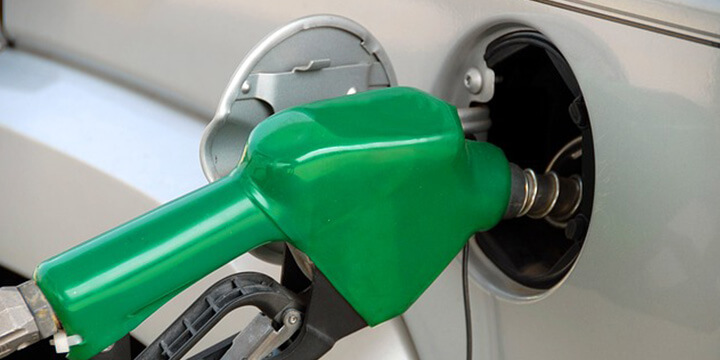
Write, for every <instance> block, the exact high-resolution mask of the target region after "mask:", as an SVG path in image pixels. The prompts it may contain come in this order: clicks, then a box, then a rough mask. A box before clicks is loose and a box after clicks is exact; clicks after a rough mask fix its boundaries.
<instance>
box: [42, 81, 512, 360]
mask: <svg viewBox="0 0 720 360" xmlns="http://www.w3.org/2000/svg"><path fill="white" fill-rule="evenodd" d="M510 191H511V169H510V166H509V164H508V161H507V160H506V159H505V156H504V155H503V152H502V151H501V150H500V149H498V148H497V147H495V146H493V145H491V144H489V143H483V142H476V141H470V140H466V139H465V136H464V134H463V130H462V127H461V124H460V121H459V119H458V114H457V111H456V109H455V108H454V107H453V106H451V105H449V104H447V103H445V102H443V101H441V100H438V99H436V98H434V97H432V96H430V95H428V94H426V93H423V92H420V91H418V90H413V89H409V88H390V89H384V90H376V91H369V92H366V93H361V94H357V95H352V96H346V97H342V98H337V99H332V100H327V101H321V102H317V103H313V104H308V105H303V106H299V107H295V108H292V109H289V110H286V111H282V112H280V113H278V114H276V115H273V116H272V117H270V118H268V119H267V120H265V121H263V122H262V123H261V124H260V125H258V126H257V128H255V129H254V130H253V132H252V134H251V135H250V139H249V141H248V145H247V147H246V149H245V153H244V155H243V158H242V160H241V161H240V163H239V165H238V167H237V169H236V170H234V171H233V172H232V173H230V174H229V175H227V176H226V177H224V178H222V179H220V180H218V181H216V182H213V183H211V184H208V185H207V186H205V187H203V188H200V189H198V190H196V191H194V192H192V193H190V194H187V195H185V196H183V197H181V198H179V199H177V200H174V201H172V202H170V203H168V204H165V205H163V206H160V207H158V208H157V209H155V210H153V211H151V212H149V213H147V214H144V215H142V216H140V217H138V218H136V219H134V220H131V221H130V222H128V223H126V224H124V225H121V226H119V227H117V228H114V229H112V230H110V231H108V232H106V233H104V234H102V235H100V236H98V237H96V238H94V239H91V240H89V241H87V242H85V243H83V244H81V245H79V246H77V247H75V248H73V249H70V250H68V251H66V252H64V253H62V254H60V255H57V256H55V257H53V258H51V259H49V260H47V261H45V262H43V263H42V264H40V265H39V266H38V268H37V270H36V272H35V281H36V282H37V286H38V287H39V288H40V289H41V290H42V293H43V294H44V295H45V297H46V298H47V301H48V302H49V303H50V304H51V306H52V309H54V311H55V313H56V316H57V319H58V320H59V322H60V323H61V325H62V327H63V328H64V330H65V331H66V332H67V334H68V335H71V336H72V335H78V336H79V338H80V339H81V340H79V341H80V343H79V344H77V345H75V346H72V347H71V349H70V354H69V357H70V358H71V359H87V358H89V357H91V356H93V355H94V354H96V353H98V352H100V351H101V350H103V349H104V348H106V347H107V346H108V345H110V344H112V343H113V342H115V341H116V340H118V339H119V338H121V337H122V336H124V335H125V334H127V333H128V332H129V331H130V330H132V329H133V328H135V327H136V326H137V325H139V324H140V323H141V322H142V321H143V320H145V319H146V318H147V317H148V316H149V315H150V314H152V313H153V312H154V311H155V310H157V309H158V308H159V307H160V306H161V305H163V304H164V303H165V302H166V301H168V300H169V299H170V298H172V297H173V296H175V295H176V294H178V293H179V292H180V291H182V290H183V289H185V288H186V287H187V286H189V285H190V284H192V283H194V282H195V281H197V280H199V279H200V278H202V277H203V276H205V275H207V274H209V273H210V272H212V271H213V270H215V269H217V268H218V267H220V266H222V265H223V264H226V263H227V262H229V261H230V260H232V259H233V258H235V257H237V256H239V255H241V254H244V253H246V252H248V251H250V250H252V249H254V248H256V247H258V246H261V245H264V244H267V243H269V242H273V241H285V242H288V243H289V244H291V245H292V246H294V247H295V248H297V249H299V250H301V251H302V252H304V253H305V254H306V255H307V256H308V257H309V258H310V260H312V262H313V263H314V265H315V267H316V268H317V270H318V271H319V272H321V273H322V274H323V275H324V276H325V277H326V278H327V279H328V280H329V282H330V283H331V284H332V286H333V287H334V288H335V290H337V292H338V293H339V294H340V295H341V296H342V297H343V298H344V299H345V300H347V302H348V303H349V304H350V305H351V306H352V308H353V309H354V310H355V311H356V312H357V314H359V315H360V316H361V317H362V319H363V320H364V321H365V322H366V323H367V324H369V325H371V326H373V325H376V324H379V323H382V322H384V321H386V320H388V319H390V318H392V317H395V316H397V315H400V314H402V313H403V312H404V311H405V310H407V308H408V307H409V306H410V305H411V304H412V303H413V302H414V301H415V300H416V299H417V298H418V297H419V296H420V294H421V293H422V292H423V291H424V290H425V289H426V288H427V287H428V286H429V285H430V284H431V283H432V282H433V281H434V280H435V279H436V277H437V276H438V275H439V274H440V273H441V272H442V270H443V269H444V268H445V267H446V266H447V265H448V264H449V263H450V261H451V260H452V259H453V258H454V257H455V256H456V255H457V254H458V252H459V251H460V250H461V248H462V247H463V246H464V244H465V242H466V241H467V239H468V238H469V237H470V236H471V235H472V234H473V233H474V232H476V231H481V230H487V229H489V228H491V227H493V226H494V225H495V224H497V223H498V222H499V221H500V220H501V219H502V218H503V216H504V215H505V213H506V210H507V209H508V203H509V202H510V198H511V197H510ZM76 338H77V337H76Z"/></svg>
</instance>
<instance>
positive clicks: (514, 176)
mask: <svg viewBox="0 0 720 360" xmlns="http://www.w3.org/2000/svg"><path fill="white" fill-rule="evenodd" d="M510 174H511V185H510V186H511V188H510V202H509V204H508V207H507V210H506V211H505V216H504V218H505V219H511V218H515V217H521V216H525V215H527V216H528V217H530V218H533V219H541V218H545V219H547V220H548V221H549V222H550V223H551V224H553V225H556V226H558V227H565V226H564V222H565V221H566V220H567V219H569V218H570V217H571V216H572V215H573V214H574V213H575V212H576V211H577V209H578V207H579V206H580V202H581V201H582V181H581V180H580V178H579V177H577V176H572V177H567V178H566V177H560V176H558V175H557V174H556V173H555V172H554V171H548V172H547V173H545V174H542V175H537V174H536V173H535V172H534V171H533V170H532V169H525V170H522V169H520V167H519V166H517V165H515V164H510Z"/></svg>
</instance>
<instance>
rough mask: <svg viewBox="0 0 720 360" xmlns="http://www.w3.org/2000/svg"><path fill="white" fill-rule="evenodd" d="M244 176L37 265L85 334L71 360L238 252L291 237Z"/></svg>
mask: <svg viewBox="0 0 720 360" xmlns="http://www.w3.org/2000/svg"><path fill="white" fill-rule="evenodd" d="M233 175H235V174H233ZM239 182H240V179H239V176H232V175H231V176H228V177H225V178H223V179H221V180H218V181H216V182H214V183H212V184H209V185H207V186H205V187H203V188H200V189H198V190H196V191H194V192H192V193H190V194H188V195H185V196H183V197H181V198H179V199H177V200H174V201H172V202H170V203H168V204H165V205H163V206H161V207H159V208H157V209H155V210H153V211H151V212H149V213H147V214H144V215H142V216H140V217H138V218H136V219H134V220H132V221H130V222H128V223H126V224H124V225H121V226H119V227H117V228H115V229H112V230H110V231H108V232H106V233H104V234H102V235H100V236H98V237H96V238H94V239H91V240H89V241H87V242H85V243H83V244H81V245H79V246H77V247H75V248H73V249H71V250H69V251H67V252H65V253H63V254H61V255H59V256H56V257H54V258H51V259H49V260H47V261H45V262H43V263H42V264H40V266H38V268H37V270H36V272H35V280H36V281H37V283H38V286H39V287H40V288H41V289H42V291H43V293H44V294H45V295H46V297H47V299H48V301H49V302H50V304H51V305H52V307H53V309H54V310H55V312H56V314H57V316H58V318H59V319H60V321H61V323H62V325H63V327H64V328H65V331H67V332H68V334H80V335H81V336H82V337H83V343H82V344H81V345H78V346H73V347H72V348H71V353H70V358H71V359H85V358H89V357H91V356H93V355H94V354H96V353H98V352H100V351H101V350H103V349H104V347H106V346H108V345H109V344H112V343H113V342H115V341H117V340H118V339H120V338H121V337H123V336H124V335H125V334H127V333H128V332H129V331H130V330H132V329H134V328H135V327H136V326H137V325H139V324H140V323H141V322H142V321H143V320H145V319H146V318H147V317H148V316H149V315H150V314H152V313H153V312H154V311H155V310H157V309H158V308H159V307H160V306H162V305H163V304H164V303H165V302H166V301H167V300H169V299H171V298H172V297H173V296H175V295H176V294H178V293H179V292H180V291H182V290H183V289H185V288H186V287H187V286H189V285H191V284H192V283H194V282H195V281H197V280H199V279H200V278H202V277H203V276H205V275H207V274H209V273H210V272H212V271H213V270H215V269H217V268H219V267H220V266H222V265H223V264H226V263H227V262H229V261H230V260H232V259H233V258H235V257H237V256H238V255H240V254H243V253H245V252H247V251H249V250H252V249H253V248H255V247H257V246H260V245H262V244H265V243H267V242H270V241H273V240H284V239H285V236H284V235H283V234H282V232H280V231H279V230H278V229H277V227H276V226H275V225H274V224H273V223H272V221H270V220H269V219H268V218H267V216H266V215H265V214H264V213H263V212H262V211H261V210H260V209H259V208H258V207H257V206H255V204H254V203H253V201H252V200H251V199H250V198H249V197H248V196H247V195H246V193H245V191H244V189H243V187H242V186H241V185H240V184H239Z"/></svg>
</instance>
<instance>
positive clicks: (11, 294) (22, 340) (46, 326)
mask: <svg viewBox="0 0 720 360" xmlns="http://www.w3.org/2000/svg"><path fill="white" fill-rule="evenodd" d="M58 325H59V324H58V322H57V319H56V318H55V313H54V312H53V310H52V308H51V307H50V304H49V303H48V302H47V299H45V296H44V295H43V293H42V292H41V291H40V289H39V288H38V286H37V285H36V284H35V282H34V281H32V280H30V281H26V282H24V283H22V284H20V285H18V286H6V287H2V288H0V358H3V357H5V356H7V355H9V354H10V353H12V352H14V351H15V350H20V349H23V348H25V347H27V346H29V345H31V344H33V343H36V342H38V341H40V340H42V339H44V338H47V337H49V336H52V335H53V334H55V333H57V332H58Z"/></svg>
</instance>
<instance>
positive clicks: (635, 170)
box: [0, 0, 720, 359]
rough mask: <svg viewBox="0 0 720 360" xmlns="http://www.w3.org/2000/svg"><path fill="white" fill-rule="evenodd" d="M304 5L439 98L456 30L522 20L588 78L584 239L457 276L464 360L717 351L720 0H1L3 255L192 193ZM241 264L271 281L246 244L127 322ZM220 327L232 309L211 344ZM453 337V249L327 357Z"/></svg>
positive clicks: (434, 354) (147, 336) (458, 48)
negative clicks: (221, 131) (257, 65)
mask: <svg viewBox="0 0 720 360" xmlns="http://www.w3.org/2000/svg"><path fill="white" fill-rule="evenodd" d="M318 13H331V14H338V15H341V16H345V17H347V18H350V19H352V20H354V21H356V22H358V23H360V24H362V25H363V26H365V27H366V28H367V29H369V30H370V31H371V32H372V33H373V34H374V35H375V36H376V37H377V38H378V39H379V40H380V42H381V43H382V45H383V47H384V48H385V50H386V51H387V53H388V55H389V57H390V59H391V60H392V63H393V66H394V69H395V72H396V74H397V79H398V83H399V84H401V85H406V86H414V87H418V88H420V89H424V90H426V91H429V92H431V93H435V94H437V95H439V96H448V93H447V89H448V88H450V87H452V86H453V85H452V84H449V83H448V82H449V81H453V80H451V79H453V77H452V76H450V75H449V74H452V73H453V72H455V71H458V69H452V68H451V67H452V64H454V63H455V59H454V57H457V56H460V55H458V54H462V51H463V49H465V48H466V47H467V44H468V42H469V41H472V39H474V38H477V37H478V36H482V34H485V33H487V32H489V31H491V30H492V29H494V28H497V27H498V26H509V25H512V26H524V27H531V28H533V29H536V30H538V31H540V32H542V33H543V34H544V35H545V36H546V37H547V38H548V39H550V40H551V41H552V42H553V43H554V44H555V45H556V46H557V47H558V49H559V50H560V51H561V52H562V53H563V54H564V56H565V58H566V59H567V61H568V62H569V64H570V65H571V67H572V69H573V71H574V73H575V75H576V77H577V80H578V82H579V84H580V86H581V88H582V90H583V93H584V95H585V99H586V103H587V107H588V111H589V114H590V118H591V119H592V127H593V129H592V130H593V136H594V139H595V166H596V179H595V197H594V208H593V214H592V221H591V223H590V228H589V231H588V236H587V240H586V242H585V245H584V248H583V250H582V253H581V254H580V257H579V259H578V261H577V263H576V265H575V267H574V269H573V270H572V271H571V273H570V274H569V275H568V276H567V278H565V279H564V280H563V281H562V282H561V283H560V284H558V285H557V286H555V287H554V288H552V289H550V290H549V291H547V292H543V293H540V294H534V295H533V296H519V295H517V294H512V293H508V292H507V291H504V290H503V289H499V288H498V287H497V286H495V284H493V283H492V281H491V280H488V279H487V278H486V277H484V276H482V272H481V271H479V270H480V269H477V268H472V269H471V273H473V281H471V297H472V306H473V324H474V327H475V332H474V339H473V340H474V346H475V349H476V351H475V358H476V359H528V358H540V359H578V358H583V359H638V358H655V359H677V358H692V359H710V358H717V356H718V354H719V353H720V306H719V304H720V280H718V279H720V278H719V277H718V276H717V274H716V273H715V272H716V271H718V272H720V265H719V263H718V261H717V259H720V221H718V219H720V187H718V186H717V183H718V181H719V180H720V166H718V164H719V161H720V141H719V140H718V139H720V123H719V121H720V49H719V48H718V46H720V4H718V3H716V2H711V1H701V0H685V1H683V0H672V1H659V0H657V1H656V0H635V1H614V0H598V1H579V0H578V1H575V0H559V1H551V0H543V1H530V0H511V1H504V0H486V1H467V0H452V1H436V0H435V1H429V0H418V1H392V2H390V1H378V0H367V1H354V2H347V1H329V0H317V1H312V2H298V1H243V2H239V1H227V0H217V1H188V0H180V1H175V2H147V1H117V2H96V1H84V0H66V1H58V2H41V1H35V0H22V1H20V0H5V1H4V4H3V17H4V22H3V34H4V37H5V38H7V39H9V40H11V41H12V42H13V44H14V46H13V47H6V48H4V49H3V50H0V169H2V170H1V171H2V172H1V174H2V176H0V199H2V201H1V202H0V264H1V265H2V266H5V267H8V268H11V269H13V270H15V271H17V272H19V273H21V274H23V275H25V276H28V277H29V276H31V274H32V271H33V269H34V266H35V265H36V264H37V263H38V262H39V261H41V260H43V259H45V258H47V257H49V256H52V255H54V254H56V253H58V252H60V251H62V250H64V249H66V248H68V247H71V246H73V245H75V244H78V243H79V242H81V241H83V240H86V239H88V238H90V237H92V236H93V235H95V234H98V233H100V232H102V231H104V230H106V229H109V228H111V227H112V226H114V225H118V224H120V223H121V222H123V221H125V220H128V219H130V218H132V217H133V216H136V215H138V214H140V213H142V212H144V211H146V210H149V209H151V208H152V207H154V206H156V205H158V204H161V203H163V202H166V201H168V200H170V199H172V198H174V197H176V196H179V195H181V194H183V193H185V192H187V191H189V190H192V189H194V188H196V187H199V186H201V185H203V184H204V183H205V182H206V181H205V179H204V178H203V175H202V171H201V169H200V165H199V162H198V155H197V151H198V145H199V141H200V137H201V134H202V130H203V127H204V125H205V124H206V123H207V122H208V121H209V120H210V118H211V116H212V113H213V111H214V109H215V106H216V104H217V102H218V100H219V97H220V95H221V93H222V91H223V89H224V88H225V85H226V83H227V81H228V79H229V78H230V76H231V74H232V73H233V70H234V69H235V67H236V66H237V64H238V63H239V61H240V60H241V59H242V58H243V56H244V55H245V53H247V52H248V51H249V50H250V49H251V48H252V47H253V45H254V44H255V43H257V42H258V41H259V40H260V39H262V38H263V37H264V36H265V35H266V34H267V33H269V32H270V31H272V30H273V29H274V28H277V27H279V26H281V25H283V24H285V23H287V22H289V21H291V20H294V19H296V18H299V17H302V16H307V15H311V14H318ZM473 251H474V252H475V256H477V257H481V256H482V254H480V250H479V248H474V249H473ZM242 270H257V271H262V272H267V273H269V274H272V275H275V276H277V275H278V274H279V269H278V268H277V267H275V266H273V265H269V264H266V263H263V262H261V261H259V260H257V259H255V258H253V257H251V256H242V257H240V258H238V259H236V260H235V261H233V262H232V263H230V264H228V265H227V266H225V267H223V268H222V269H220V270H218V271H216V272H215V273H213V274H211V275H210V276H208V277H207V278H206V279H204V280H203V281H201V282H200V283H198V284H196V285H195V286H193V287H191V288H190V289H188V290H186V291H185V292H183V293H182V294H181V295H180V296H178V297H177V298H176V299H174V300H173V301H171V302H170V303H169V304H167V305H166V306H164V307H163V308H162V309H161V310H160V311H159V312H158V313H156V314H155V315H153V316H152V317H151V318H150V319H149V320H147V321H146V322H145V323H143V324H142V325H141V326H140V327H139V328H138V329H137V330H136V331H134V332H133V334H134V335H135V336H136V337H137V338H139V339H140V340H141V341H144V342H149V341H151V340H152V339H153V338H154V336H156V335H157V334H158V332H159V331H160V330H161V329H162V328H164V326H166V325H167V324H169V323H170V322H171V321H172V320H173V319H174V318H175V317H176V316H177V315H178V314H179V313H180V312H181V311H182V309H183V308H184V307H185V306H186V305H187V304H188V303H189V302H190V301H191V300H192V299H194V298H195V297H196V296H198V295H199V294H200V292H201V291H202V290H203V289H204V288H205V287H206V286H208V285H209V284H211V283H212V282H213V281H214V280H216V279H218V278H219V277H222V276H224V275H226V274H229V273H231V272H235V271H242ZM250 316H251V315H250V314H244V313H241V314H239V315H238V318H239V320H238V321H246V319H249V317H250ZM233 330H237V324H231V323H229V322H225V323H223V324H222V326H221V329H219V331H217V332H216V333H213V334H212V335H213V336H211V339H210V340H209V341H212V340H215V341H217V340H219V339H222V338H224V337H225V336H227V334H229V333H231V332H232V331H233ZM464 334H465V330H464V313H463V307H462V290H461V276H460V263H459V261H456V262H453V263H452V264H451V265H450V266H449V268H448V269H447V270H446V271H445V272H444V273H443V274H442V276H441V277H440V278H439V279H438V280H437V281H436V282H435V283H434V284H433V285H432V287H431V288H430V289H429V290H428V291H427V292H426V293H425V294H424V295H423V296H422V297H421V298H420V300H419V301H418V302H417V303H416V304H415V305H414V306H413V307H412V308H411V309H410V310H409V311H408V312H407V313H406V314H405V315H404V316H403V317H402V318H398V319H395V320H393V321H391V322H389V323H387V324H384V325H381V326H379V327H378V328H375V329H366V330H363V331H362V332H361V333H359V334H357V335H355V336H352V337H350V338H348V339H345V340H343V341H341V342H340V343H339V344H338V345H337V346H336V348H335V349H334V350H333V351H332V352H331V353H329V354H328V356H327V358H338V359H339V358H343V359H348V358H353V359H381V358H383V359H401V358H408V359H410V358H417V357H419V358H423V359H459V358H463V357H464V355H465V338H464ZM206 345H207V344H206Z"/></svg>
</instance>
